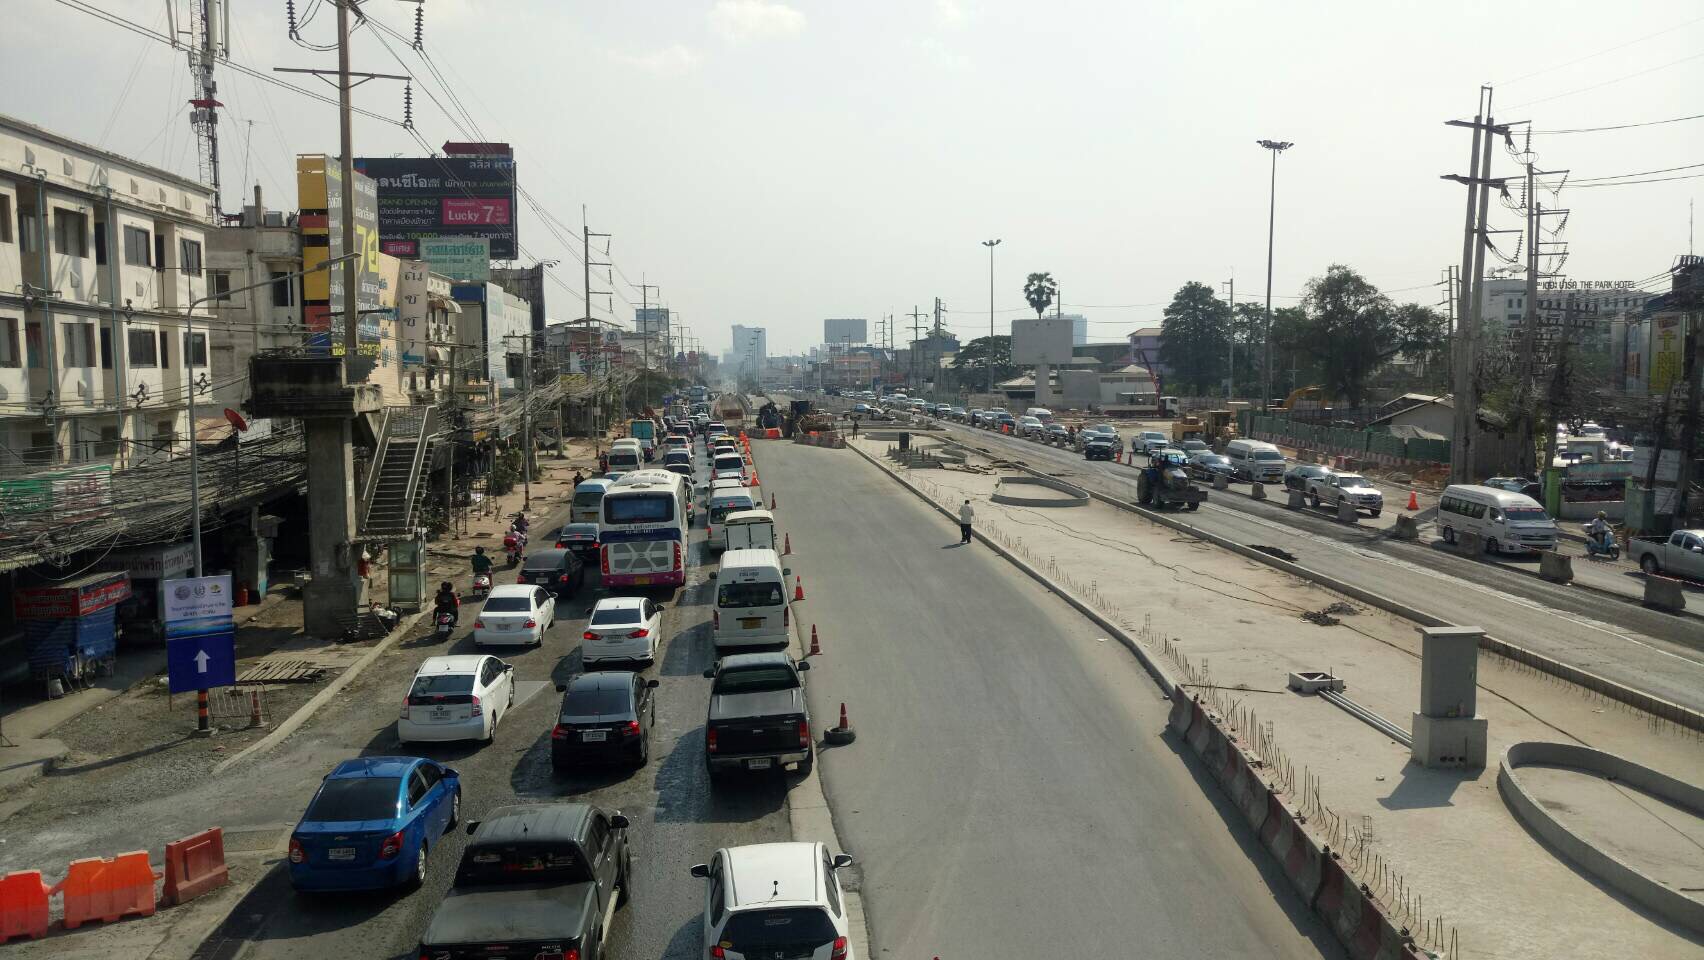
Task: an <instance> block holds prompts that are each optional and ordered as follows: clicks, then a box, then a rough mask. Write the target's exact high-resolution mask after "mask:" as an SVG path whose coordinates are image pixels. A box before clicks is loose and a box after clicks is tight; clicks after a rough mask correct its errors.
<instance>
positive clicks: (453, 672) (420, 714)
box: [396, 654, 515, 743]
mask: <svg viewBox="0 0 1704 960" xmlns="http://www.w3.org/2000/svg"><path fill="white" fill-rule="evenodd" d="M514 702H515V676H514V667H513V666H511V665H510V664H507V663H504V662H503V661H501V660H499V659H497V658H496V657H491V656H485V655H483V654H462V655H460V656H452V657H428V658H426V662H425V663H422V664H421V665H420V669H418V670H416V671H414V682H413V683H412V684H410V685H409V688H408V697H407V698H406V699H405V700H404V701H403V704H402V716H400V717H398V718H397V721H396V738H397V739H398V740H400V741H402V742H403V743H422V742H424V743H441V742H443V741H446V740H483V741H486V742H488V743H489V742H490V741H491V738H493V737H495V736H496V735H497V725H498V724H499V723H501V722H502V719H503V715H504V714H506V713H508V712H509V706H510V705H511V704H513V703H514Z"/></svg>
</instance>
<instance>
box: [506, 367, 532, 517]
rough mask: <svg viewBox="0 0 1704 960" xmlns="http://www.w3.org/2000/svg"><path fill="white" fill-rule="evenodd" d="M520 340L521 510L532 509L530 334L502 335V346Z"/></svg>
mask: <svg viewBox="0 0 1704 960" xmlns="http://www.w3.org/2000/svg"><path fill="white" fill-rule="evenodd" d="M517 339H518V340H520V341H521V342H522V345H523V352H522V354H521V488H522V489H523V490H524V491H525V493H524V494H523V495H522V498H523V503H522V505H521V509H522V510H531V509H532V457H533V445H532V385H533V384H532V334H530V333H509V334H504V335H503V346H504V348H505V349H507V347H508V345H509V341H510V340H517Z"/></svg>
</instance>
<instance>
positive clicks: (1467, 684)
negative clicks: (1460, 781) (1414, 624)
mask: <svg viewBox="0 0 1704 960" xmlns="http://www.w3.org/2000/svg"><path fill="white" fill-rule="evenodd" d="M1484 636H1485V630H1484V628H1482V627H1421V628H1420V637H1421V641H1420V709H1419V710H1418V711H1417V712H1416V713H1415V714H1414V720H1413V727H1412V728H1411V729H1412V732H1413V736H1414V744H1413V747H1412V748H1411V750H1412V756H1413V758H1414V760H1415V762H1417V763H1419V764H1420V765H1422V766H1426V767H1483V766H1485V741H1486V732H1487V724H1486V721H1485V719H1484V718H1482V717H1480V716H1478V712H1479V686H1478V684H1479V641H1480V639H1481V638H1482V637H1484Z"/></svg>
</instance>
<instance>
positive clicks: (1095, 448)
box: [1083, 436, 1118, 460]
mask: <svg viewBox="0 0 1704 960" xmlns="http://www.w3.org/2000/svg"><path fill="white" fill-rule="evenodd" d="M1083 459H1084V460H1117V459H1118V447H1117V446H1116V445H1114V444H1113V442H1112V440H1111V439H1110V438H1108V437H1099V436H1097V437H1093V438H1091V439H1090V440H1089V442H1088V443H1085V444H1083Z"/></svg>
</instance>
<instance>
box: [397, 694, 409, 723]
mask: <svg viewBox="0 0 1704 960" xmlns="http://www.w3.org/2000/svg"><path fill="white" fill-rule="evenodd" d="M398 716H400V717H402V719H404V720H407V719H408V698H407V697H403V698H402V713H400V714H398Z"/></svg>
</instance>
